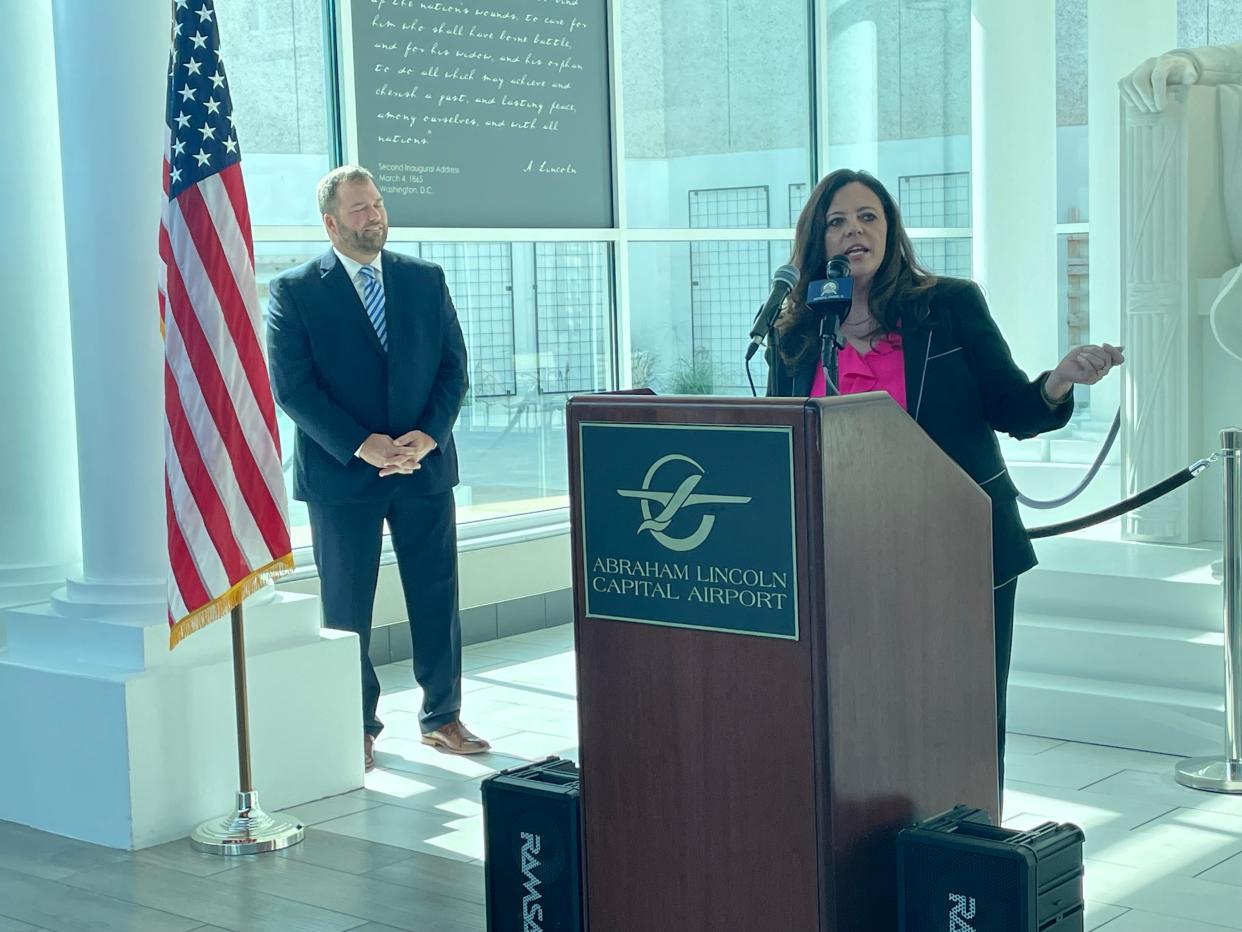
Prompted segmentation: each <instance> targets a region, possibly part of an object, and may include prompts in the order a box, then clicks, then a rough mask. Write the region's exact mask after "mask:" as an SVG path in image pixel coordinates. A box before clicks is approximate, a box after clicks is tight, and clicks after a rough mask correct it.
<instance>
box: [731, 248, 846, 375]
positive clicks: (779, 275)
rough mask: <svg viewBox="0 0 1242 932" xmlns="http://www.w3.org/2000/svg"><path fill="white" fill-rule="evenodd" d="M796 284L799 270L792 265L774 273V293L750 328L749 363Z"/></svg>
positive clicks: (747, 354) (747, 350)
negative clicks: (782, 303)
mask: <svg viewBox="0 0 1242 932" xmlns="http://www.w3.org/2000/svg"><path fill="white" fill-rule="evenodd" d="M847 261H848V260H847ZM796 284H798V270H797V268H796V267H794V266H792V265H782V266H781V267H780V268H779V269H777V270H776V271H775V272H773V273H772V293H771V294H769V295H768V300H767V301H765V302H764V304H763V307H761V308H759V313H758V314H756V315H755V322H754V324H753V325H752V326H751V328H750V346H748V347H746V361H747V362H750V358H751V357H752V356H754V355H755V353H756V352H757V351H758V349H759V347H761V346H762V345H763V341H764V340H765V339H766V338H767V335H768V331H769V330H771V329H772V324H773V323H775V322H776V315H777V314H778V313H780V309H781V302H782V301H784V300H785V298H786V297H787V296H788V295H789V292H791V291H793V289H794V286H795V285H796Z"/></svg>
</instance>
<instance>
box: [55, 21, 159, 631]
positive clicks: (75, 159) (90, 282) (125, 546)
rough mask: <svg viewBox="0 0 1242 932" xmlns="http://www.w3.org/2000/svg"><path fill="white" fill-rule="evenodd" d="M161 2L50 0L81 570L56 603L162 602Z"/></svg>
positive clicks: (84, 607)
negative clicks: (158, 297) (158, 296)
mask: <svg viewBox="0 0 1242 932" xmlns="http://www.w3.org/2000/svg"><path fill="white" fill-rule="evenodd" d="M170 9H171V7H170V6H169V4H168V3H167V2H165V0H134V2H131V3H127V4H124V6H123V8H121V9H118V8H115V7H112V6H111V5H108V4H87V5H85V6H84V5H82V4H81V3H76V2H74V0H56V2H55V3H54V4H53V11H54V22H55V36H56V63H57V66H56V70H57V88H58V91H59V98H60V128H61V149H62V159H61V170H62V174H63V178H64V197H65V233H66V240H67V244H68V254H69V297H70V306H71V308H72V319H73V350H74V353H73V356H74V388H75V393H76V399H77V413H78V419H77V427H78V447H79V450H80V451H81V464H80V469H79V474H80V488H81V496H82V516H83V517H82V567H83V574H82V576H81V577H79V578H76V579H70V580H69V581H68V585H67V586H66V589H65V590H64V591H63V592H60V593H58V594H57V595H56V596H55V600H56V601H57V602H58V603H59V604H60V607H61V609H62V611H64V612H66V613H72V614H97V613H98V610H99V609H100V608H101V607H102V606H107V607H108V609H109V610H110V611H117V610H119V611H124V612H125V613H126V614H127V615H130V616H133V615H134V613H136V612H137V613H141V614H142V615H144V616H148V615H149V616H150V617H159V616H161V615H162V614H163V611H164V608H163V603H164V597H165V596H164V566H165V556H164V528H163V526H164V520H165V518H164V464H163V456H162V450H163V439H162V423H161V409H162V403H163V402H162V399H163V368H162V367H163V351H162V347H161V342H160V332H159V317H158V305H157V303H156V281H157V274H158V267H159V266H158V260H157V253H156V243H157V239H156V237H157V234H158V224H159V215H160V197H161V194H160V192H161V179H160V171H161V169H160V166H161V160H162V152H161V149H162V145H163V133H164V129H163V125H164V124H163V114H164V95H165V80H166V75H167V67H168V39H169V22H170V13H169V11H170ZM91 75H97V76H99V78H96V79H93V78H91V77H90V76H91ZM104 75H107V76H108V80H107V81H106V82H105V81H104V80H102V76H104ZM102 94H110V95H111V96H112V98H113V99H112V100H111V101H105V100H103V99H101V96H102Z"/></svg>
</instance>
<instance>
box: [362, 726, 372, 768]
mask: <svg viewBox="0 0 1242 932" xmlns="http://www.w3.org/2000/svg"><path fill="white" fill-rule="evenodd" d="M362 766H363V767H365V768H366V771H367V773H370V772H371V771H372V770H374V769H375V735H368V734H363V736H362Z"/></svg>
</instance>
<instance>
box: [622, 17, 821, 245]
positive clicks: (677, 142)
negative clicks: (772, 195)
mask: <svg viewBox="0 0 1242 932" xmlns="http://www.w3.org/2000/svg"><path fill="white" fill-rule="evenodd" d="M809 8H810V4H809V3H807V0H623V2H622V3H620V5H619V13H620V19H621V85H622V90H623V95H622V97H623V106H624V108H625V114H624V116H625V119H624V126H625V130H624V139H623V140H622V141H623V145H624V171H625V184H626V206H627V208H628V214H629V220H628V222H629V225H630V226H632V227H656V228H669V227H671V228H682V229H684V228H686V227H689V226H691V225H692V223H691V217H690V210H691V203H690V202H689V200H688V198H687V193H688V192H690V191H691V190H695V189H704V188H714V189H715V188H752V187H765V188H767V189H769V190H771V191H773V192H775V191H780V192H785V191H787V190H788V189H789V186H790V185H794V184H805V183H806V182H807V181H808V180H809V172H810V164H811V149H810V145H811V114H810V86H811V64H810V55H809V49H810V42H809V36H810V23H809V16H808V11H809ZM787 223H788V216H787V214H786V211H785V210H784V209H783V208H782V209H778V210H773V211H770V212H769V214H768V216H767V217H765V219H764V225H770V226H775V227H784V226H786V225H787Z"/></svg>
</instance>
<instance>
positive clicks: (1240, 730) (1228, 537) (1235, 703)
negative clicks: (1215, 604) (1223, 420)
mask: <svg viewBox="0 0 1242 932" xmlns="http://www.w3.org/2000/svg"><path fill="white" fill-rule="evenodd" d="M1220 445H1221V456H1222V458H1223V459H1224V461H1225V525H1224V528H1225V543H1224V558H1225V559H1224V564H1225V567H1224V568H1225V573H1224V580H1223V587H1222V588H1223V589H1224V615H1225V756H1224V757H1193V758H1189V759H1187V760H1184V761H1182V762H1181V763H1179V764H1178V765H1177V768H1176V777H1177V782H1178V783H1181V784H1183V785H1184V786H1189V787H1191V788H1193V789H1196V790H1208V791H1210V792H1213V793H1242V429H1238V428H1236V427H1231V428H1229V429H1227V430H1223V431H1221V434H1220Z"/></svg>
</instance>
